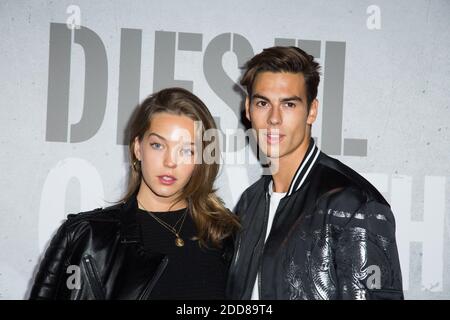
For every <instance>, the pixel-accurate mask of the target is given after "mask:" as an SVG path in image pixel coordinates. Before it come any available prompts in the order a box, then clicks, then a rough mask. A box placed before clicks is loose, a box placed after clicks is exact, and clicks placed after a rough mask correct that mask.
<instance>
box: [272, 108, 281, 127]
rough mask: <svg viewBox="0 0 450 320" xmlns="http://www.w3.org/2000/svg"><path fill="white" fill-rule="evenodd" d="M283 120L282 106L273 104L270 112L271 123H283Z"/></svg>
mask: <svg viewBox="0 0 450 320" xmlns="http://www.w3.org/2000/svg"><path fill="white" fill-rule="evenodd" d="M282 121H283V119H282V118H281V112H280V108H279V107H278V106H273V107H272V108H271V111H270V114H269V124H272V125H277V124H281V122H282Z"/></svg>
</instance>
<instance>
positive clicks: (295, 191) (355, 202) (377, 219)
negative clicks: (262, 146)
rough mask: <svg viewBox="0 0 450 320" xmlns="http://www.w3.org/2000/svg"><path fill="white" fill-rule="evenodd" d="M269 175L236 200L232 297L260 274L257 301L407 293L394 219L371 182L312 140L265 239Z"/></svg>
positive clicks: (245, 294) (244, 293)
mask: <svg viewBox="0 0 450 320" xmlns="http://www.w3.org/2000/svg"><path fill="white" fill-rule="evenodd" d="M270 181H271V176H265V177H262V178H261V179H260V180H258V181H257V182H256V183H255V184H253V185H252V186H251V187H249V188H248V189H247V190H246V191H245V192H244V194H243V195H242V197H241V199H240V201H239V203H238V205H237V206H236V211H237V214H238V215H239V217H240V219H241V224H242V230H241V232H240V233H239V234H238V236H237V238H236V242H235V248H236V250H235V253H234V257H233V260H232V264H231V267H230V273H229V278H228V286H227V294H228V297H229V298H232V299H250V297H251V294H252V290H253V286H254V283H255V279H256V275H257V273H258V275H259V280H260V281H259V283H258V284H257V285H258V286H259V294H260V299H283V300H294V299H403V292H402V280H401V272H400V264H399V259H398V252H397V246H396V241H395V221H394V217H393V214H392V212H391V210H390V207H389V204H388V203H387V202H386V200H385V199H384V198H383V197H382V196H381V194H380V193H379V192H378V191H377V190H376V189H375V188H374V187H373V186H372V185H371V184H370V183H369V182H368V181H367V180H365V179H364V178H363V177H361V176H360V175H359V174H357V173H356V172H355V171H353V170H352V169H350V168H349V167H347V166H345V165H344V164H342V163H341V162H339V161H338V160H336V159H333V158H331V157H329V156H327V155H325V154H324V153H322V152H320V150H318V149H317V147H316V146H315V145H314V142H313V140H311V143H310V145H309V148H308V151H307V153H306V155H305V159H304V160H303V161H302V163H301V164H300V166H299V167H298V169H297V172H296V175H295V176H294V178H293V180H292V182H291V185H290V187H289V191H288V193H287V195H286V196H285V197H284V198H282V199H281V201H280V203H279V206H278V209H277V211H276V214H275V217H274V220H273V224H272V228H271V230H270V233H269V236H268V238H267V240H266V242H265V243H264V237H265V234H266V228H267V220H268V212H269V203H270V195H269V192H268V186H269V183H270Z"/></svg>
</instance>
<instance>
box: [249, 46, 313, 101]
mask: <svg viewBox="0 0 450 320" xmlns="http://www.w3.org/2000/svg"><path fill="white" fill-rule="evenodd" d="M245 68H246V71H245V73H244V75H243V76H242V79H241V85H243V86H245V87H246V89H247V94H248V97H249V99H251V98H252V89H253V83H254V82H255V79H256V76H257V75H258V74H259V73H260V72H264V71H270V72H290V73H302V74H303V77H304V78H305V85H306V94H307V99H308V101H307V104H308V107H309V106H310V104H311V102H312V101H313V100H314V99H315V98H316V97H317V87H318V86H319V82H320V65H319V64H318V63H317V62H316V61H314V57H313V56H312V55H310V54H307V53H306V52H305V51H303V50H302V49H300V48H297V47H271V48H267V49H264V50H263V51H262V52H261V53H259V54H257V55H256V56H254V57H253V58H252V59H250V60H249V61H248V62H247V64H246V65H245Z"/></svg>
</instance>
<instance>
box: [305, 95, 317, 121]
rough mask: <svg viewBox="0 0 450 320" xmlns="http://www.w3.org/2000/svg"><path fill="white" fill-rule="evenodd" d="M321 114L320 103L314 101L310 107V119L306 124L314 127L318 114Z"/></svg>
mask: <svg viewBox="0 0 450 320" xmlns="http://www.w3.org/2000/svg"><path fill="white" fill-rule="evenodd" d="M318 112H319V101H318V100H317V99H314V100H313V101H312V102H311V105H310V106H309V112H308V118H307V119H306V123H307V124H309V125H312V124H313V123H314V121H316V118H317V113H318Z"/></svg>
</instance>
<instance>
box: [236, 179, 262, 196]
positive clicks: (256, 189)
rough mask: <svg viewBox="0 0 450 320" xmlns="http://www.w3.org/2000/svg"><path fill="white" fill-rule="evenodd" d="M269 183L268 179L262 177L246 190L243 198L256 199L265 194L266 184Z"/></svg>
mask: <svg viewBox="0 0 450 320" xmlns="http://www.w3.org/2000/svg"><path fill="white" fill-rule="evenodd" d="M266 183H267V177H266V176H262V177H261V178H259V179H258V180H256V181H255V182H254V183H253V184H251V185H250V186H249V187H248V188H247V189H245V190H244V192H243V193H242V196H241V197H254V196H255V195H258V194H264V191H265V184H266Z"/></svg>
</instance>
